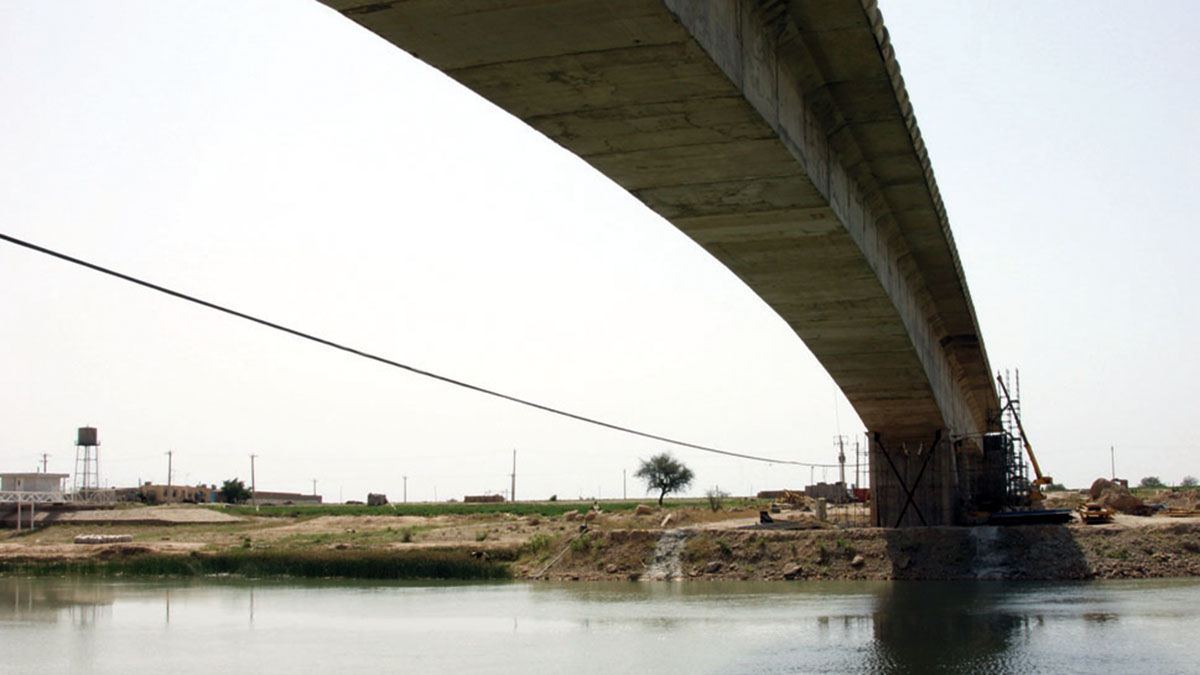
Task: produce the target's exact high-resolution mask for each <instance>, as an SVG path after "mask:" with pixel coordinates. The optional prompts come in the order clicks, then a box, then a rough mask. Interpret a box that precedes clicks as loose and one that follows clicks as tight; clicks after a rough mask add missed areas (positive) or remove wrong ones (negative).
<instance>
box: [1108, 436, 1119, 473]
mask: <svg viewBox="0 0 1200 675" xmlns="http://www.w3.org/2000/svg"><path fill="white" fill-rule="evenodd" d="M1108 461H1109V463H1110V464H1111V465H1112V479H1113V480H1116V479H1117V448H1116V447H1115V446H1112V445H1110V446H1108Z"/></svg>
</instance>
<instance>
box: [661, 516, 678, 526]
mask: <svg viewBox="0 0 1200 675" xmlns="http://www.w3.org/2000/svg"><path fill="white" fill-rule="evenodd" d="M674 516H675V514H674V513H668V514H667V517H666V518H663V519H662V522H661V523H659V524H658V526H659V527H666V526H668V525H670V524H671V521H672V520H674V519H675V518H674Z"/></svg>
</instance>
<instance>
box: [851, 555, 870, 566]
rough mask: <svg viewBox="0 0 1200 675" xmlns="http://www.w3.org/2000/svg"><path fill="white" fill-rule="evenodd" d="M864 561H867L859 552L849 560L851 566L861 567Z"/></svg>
mask: <svg viewBox="0 0 1200 675" xmlns="http://www.w3.org/2000/svg"><path fill="white" fill-rule="evenodd" d="M866 561H867V559H866V558H864V557H862V554H861V553H860V554H858V555H856V556H854V559H853V560H851V561H850V566H851V567H862V566H863V563H865V562H866Z"/></svg>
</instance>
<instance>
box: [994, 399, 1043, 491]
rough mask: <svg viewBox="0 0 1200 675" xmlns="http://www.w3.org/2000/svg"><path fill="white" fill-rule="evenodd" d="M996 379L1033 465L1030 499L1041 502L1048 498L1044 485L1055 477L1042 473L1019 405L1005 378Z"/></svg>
mask: <svg viewBox="0 0 1200 675" xmlns="http://www.w3.org/2000/svg"><path fill="white" fill-rule="evenodd" d="M996 381H997V382H999V383H1000V389H1001V390H1002V391H1003V392H1004V398H1005V399H1006V400H1007V401H1008V408H1009V410H1011V411H1012V415H1013V419H1015V420H1016V421H1017V430H1018V431H1020V432H1021V443H1022V444H1023V445H1024V446H1025V454H1026V455H1028V456H1029V464H1030V465H1031V466H1033V475H1034V476H1035V478H1034V479H1033V481H1032V482H1030V484H1029V501H1031V502H1034V503H1035V504H1036V503H1037V502H1040V501H1042V500H1044V499H1045V498H1046V495H1044V494H1042V490H1041V488H1042V486H1043V485H1051V484H1053V483H1054V479H1053V478H1051V477H1050V476H1043V475H1042V468H1041V467H1040V466H1038V461H1037V457H1035V456H1034V454H1033V446H1031V445H1030V444H1029V437H1028V436H1026V435H1025V425H1023V424H1021V415H1020V414H1019V413H1018V412H1017V407H1016V406H1014V405H1013V400H1012V396H1010V395H1009V393H1008V387H1007V386H1006V385H1005V384H1004V378H1002V377H1000V376H999V375H997V376H996Z"/></svg>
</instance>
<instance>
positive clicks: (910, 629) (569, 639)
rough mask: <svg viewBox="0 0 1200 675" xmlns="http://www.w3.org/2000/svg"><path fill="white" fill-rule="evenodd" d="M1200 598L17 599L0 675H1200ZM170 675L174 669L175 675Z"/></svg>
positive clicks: (22, 587) (526, 594)
mask: <svg viewBox="0 0 1200 675" xmlns="http://www.w3.org/2000/svg"><path fill="white" fill-rule="evenodd" d="M1198 661H1200V581H1145V582H1096V583H1075V584H1010V583H998V582H992V583H978V584H974V583H933V582H897V583H861V582H853V583H808V584H804V583H772V584H758V583H745V582H743V583H735V584H719V583H692V584H672V583H657V584H649V583H643V584H637V583H629V584H616V583H606V584H580V583H576V584H548V583H541V584H524V583H507V584H490V585H466V584H463V585H457V584H438V585H416V584H388V585H381V584H378V583H373V584H353V583H264V582H248V581H226V582H221V581H204V582H170V583H168V582H161V583H160V582H126V583H111V582H102V581H87V580H69V579H50V580H47V579H0V672H14V673H39V672H45V673H64V672H97V673H122V674H128V673H130V672H145V669H146V667H147V666H160V667H162V668H164V670H162V671H161V672H170V673H172V674H173V675H174V674H176V673H213V672H224V673H231V672H279V671H283V670H290V671H292V672H298V673H307V672H345V671H352V672H363V671H372V672H417V671H421V672H427V673H448V672H455V673H476V672H488V673H543V672H546V673H549V672H556V673H567V674H570V675H578V674H582V673H632V672H652V673H822V672H876V673H881V672H912V673H928V672H970V673H1022V674H1024V673H1031V672H1045V673H1089V674H1095V673H1110V672H1112V673H1138V672H1152V673H1155V675H1166V674H1168V673H1187V672H1191V673H1195V672H1200V664H1198ZM156 670H157V668H156Z"/></svg>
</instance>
